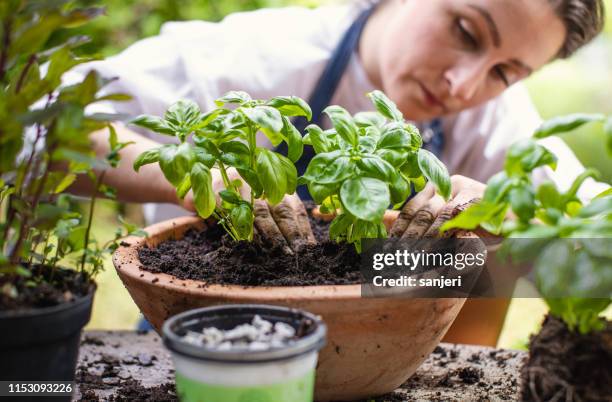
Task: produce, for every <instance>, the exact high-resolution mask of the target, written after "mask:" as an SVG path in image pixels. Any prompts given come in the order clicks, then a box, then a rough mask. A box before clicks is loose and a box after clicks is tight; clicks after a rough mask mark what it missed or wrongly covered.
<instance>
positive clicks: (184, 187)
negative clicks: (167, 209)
mask: <svg viewBox="0 0 612 402" xmlns="http://www.w3.org/2000/svg"><path fill="white" fill-rule="evenodd" d="M190 189H191V177H190V176H189V175H188V174H187V175H185V177H184V178H183V180H182V181H181V184H179V185H178V187H177V188H176V196H177V197H178V198H179V199H181V200H182V199H183V198H185V196H186V195H187V193H188V192H189V190H190Z"/></svg>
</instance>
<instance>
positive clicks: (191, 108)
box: [164, 100, 201, 133]
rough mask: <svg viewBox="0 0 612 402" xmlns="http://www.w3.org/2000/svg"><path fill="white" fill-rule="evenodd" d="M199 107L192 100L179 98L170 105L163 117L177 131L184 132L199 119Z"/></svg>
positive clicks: (189, 129)
mask: <svg viewBox="0 0 612 402" xmlns="http://www.w3.org/2000/svg"><path fill="white" fill-rule="evenodd" d="M200 115H201V113H200V107H199V106H198V105H197V104H196V103H195V102H193V101H190V100H180V101H178V102H176V103H174V104H173V105H171V106H170V107H169V108H168V110H167V111H166V114H165V115H164V119H165V120H166V121H167V122H168V123H170V125H171V126H174V127H175V128H177V129H178V130H179V131H182V132H183V133H186V132H188V131H191V127H193V126H195V125H196V124H197V123H198V122H199V121H200Z"/></svg>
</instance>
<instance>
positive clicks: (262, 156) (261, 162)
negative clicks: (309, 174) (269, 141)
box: [256, 148, 297, 205]
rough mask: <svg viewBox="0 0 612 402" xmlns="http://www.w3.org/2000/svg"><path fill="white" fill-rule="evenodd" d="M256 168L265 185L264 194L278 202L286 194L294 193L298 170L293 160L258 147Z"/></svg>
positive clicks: (269, 199) (262, 183) (272, 200)
mask: <svg viewBox="0 0 612 402" xmlns="http://www.w3.org/2000/svg"><path fill="white" fill-rule="evenodd" d="M256 170H257V174H258V176H259V181H260V182H261V185H262V187H263V196H264V197H265V198H266V199H268V201H269V202H270V203H271V204H273V205H274V204H278V203H279V202H280V201H281V200H282V199H283V197H284V196H285V194H293V193H294V192H295V187H296V185H297V170H296V169H295V166H294V165H293V163H291V161H290V160H289V159H287V158H285V157H284V156H282V155H279V154H277V153H275V152H272V151H270V150H268V149H265V148H259V149H258V155H257V162H256Z"/></svg>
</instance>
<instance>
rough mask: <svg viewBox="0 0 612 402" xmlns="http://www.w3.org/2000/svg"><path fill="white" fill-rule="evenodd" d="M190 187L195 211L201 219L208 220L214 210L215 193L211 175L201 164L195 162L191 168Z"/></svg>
mask: <svg viewBox="0 0 612 402" xmlns="http://www.w3.org/2000/svg"><path fill="white" fill-rule="evenodd" d="M191 186H192V188H193V202H194V205H195V209H196V211H197V212H198V215H200V216H201V217H202V218H208V217H209V216H210V215H211V214H212V213H213V212H214V210H215V206H216V203H215V193H214V191H213V188H212V175H211V173H210V169H208V168H207V167H206V166H205V165H204V164H203V163H199V162H196V163H194V164H193V167H192V168H191Z"/></svg>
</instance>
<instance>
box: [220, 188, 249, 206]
mask: <svg viewBox="0 0 612 402" xmlns="http://www.w3.org/2000/svg"><path fill="white" fill-rule="evenodd" d="M219 196H220V197H221V199H222V200H223V201H225V202H229V203H230V204H236V205H238V204H240V203H241V202H242V201H243V200H242V198H240V195H239V194H238V193H236V192H235V191H233V190H227V189H225V190H221V191H219Z"/></svg>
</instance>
